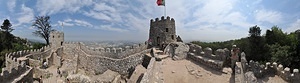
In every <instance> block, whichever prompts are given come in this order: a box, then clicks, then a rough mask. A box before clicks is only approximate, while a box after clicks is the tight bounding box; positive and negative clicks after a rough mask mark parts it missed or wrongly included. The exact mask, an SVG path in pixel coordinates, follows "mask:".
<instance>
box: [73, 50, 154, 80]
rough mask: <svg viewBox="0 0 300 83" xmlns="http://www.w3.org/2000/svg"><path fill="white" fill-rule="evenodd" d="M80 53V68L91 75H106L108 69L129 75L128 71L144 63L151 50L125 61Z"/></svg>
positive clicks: (131, 56)
mask: <svg viewBox="0 0 300 83" xmlns="http://www.w3.org/2000/svg"><path fill="white" fill-rule="evenodd" d="M78 51H81V52H79V53H78V58H79V62H78V63H79V64H78V67H79V68H83V69H85V70H86V71H88V73H90V74H96V75H97V74H102V73H104V72H105V71H106V70H107V69H110V70H112V71H116V72H118V73H120V74H127V73H128V71H127V70H128V69H130V68H135V66H137V65H138V64H141V63H142V61H143V57H144V55H145V53H147V52H149V51H150V50H144V51H142V52H139V53H135V54H132V55H130V56H128V57H126V58H123V59H113V58H109V57H103V56H92V55H89V54H87V53H85V52H84V51H83V50H78Z"/></svg>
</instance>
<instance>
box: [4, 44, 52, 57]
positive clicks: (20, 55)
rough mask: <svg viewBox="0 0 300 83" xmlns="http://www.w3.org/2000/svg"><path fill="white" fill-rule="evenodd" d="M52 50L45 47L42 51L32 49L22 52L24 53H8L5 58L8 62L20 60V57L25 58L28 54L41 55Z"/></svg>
mask: <svg viewBox="0 0 300 83" xmlns="http://www.w3.org/2000/svg"><path fill="white" fill-rule="evenodd" d="M49 49H51V47H50V46H49V45H47V46H44V47H42V48H40V49H31V50H22V51H17V52H11V53H6V54H5V57H6V59H8V60H12V59H13V58H19V57H24V56H26V55H28V54H32V53H40V52H43V51H46V50H49Z"/></svg>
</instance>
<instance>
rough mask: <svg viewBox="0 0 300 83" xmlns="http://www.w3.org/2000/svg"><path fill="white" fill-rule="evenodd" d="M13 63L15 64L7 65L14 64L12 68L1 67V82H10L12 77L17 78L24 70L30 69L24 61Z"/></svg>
mask: <svg viewBox="0 0 300 83" xmlns="http://www.w3.org/2000/svg"><path fill="white" fill-rule="evenodd" d="M14 64H15V65H9V66H15V67H13V68H8V67H5V68H2V72H1V74H0V81H1V82H12V81H13V80H14V79H16V78H18V77H19V76H21V75H22V74H24V73H25V72H26V71H28V70H30V69H31V68H30V67H28V66H27V65H26V62H25V61H15V62H14ZM25 74H32V73H25Z"/></svg>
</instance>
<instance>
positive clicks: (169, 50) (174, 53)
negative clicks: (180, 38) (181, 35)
mask: <svg viewBox="0 0 300 83" xmlns="http://www.w3.org/2000/svg"><path fill="white" fill-rule="evenodd" d="M189 49H190V48H189V46H188V45H186V44H184V43H182V42H174V43H170V44H169V45H168V46H167V47H166V48H165V50H164V52H165V53H166V54H168V55H169V56H171V57H172V59H173V60H182V59H185V58H186V57H187V53H188V52H189Z"/></svg>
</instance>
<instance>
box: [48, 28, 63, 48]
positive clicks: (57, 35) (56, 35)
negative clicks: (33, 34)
mask: <svg viewBox="0 0 300 83" xmlns="http://www.w3.org/2000/svg"><path fill="white" fill-rule="evenodd" d="M63 43H64V33H63V32H59V31H52V32H51V33H50V46H51V48H58V47H61V46H63Z"/></svg>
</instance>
